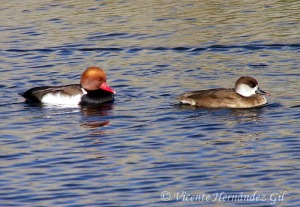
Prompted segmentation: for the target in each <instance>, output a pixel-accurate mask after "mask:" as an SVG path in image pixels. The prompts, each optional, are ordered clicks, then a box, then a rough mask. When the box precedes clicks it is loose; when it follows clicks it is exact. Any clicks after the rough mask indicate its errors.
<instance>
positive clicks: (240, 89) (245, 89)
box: [234, 76, 270, 97]
mask: <svg viewBox="0 0 300 207" xmlns="http://www.w3.org/2000/svg"><path fill="white" fill-rule="evenodd" d="M234 90H235V92H237V93H238V94H240V95H242V96H245V97H249V96H252V95H255V94H261V95H267V96H269V95H270V94H269V93H267V92H265V91H263V90H261V89H259V87H258V82H257V80H255V79H254V78H252V77H249V76H243V77H240V78H239V79H238V80H237V81H236V83H235V87H234Z"/></svg>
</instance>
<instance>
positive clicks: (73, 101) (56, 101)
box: [42, 89, 87, 106]
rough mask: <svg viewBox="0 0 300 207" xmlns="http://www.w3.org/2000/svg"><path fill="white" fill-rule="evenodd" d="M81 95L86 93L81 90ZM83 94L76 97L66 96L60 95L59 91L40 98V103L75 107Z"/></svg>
mask: <svg viewBox="0 0 300 207" xmlns="http://www.w3.org/2000/svg"><path fill="white" fill-rule="evenodd" d="M82 93H83V94H86V93H87V92H86V91H85V90H84V89H82ZM83 94H77V95H73V96H71V95H66V94H62V93H61V92H60V91H58V92H54V93H47V94H45V95H44V96H43V98H42V103H45V104H52V105H65V106H77V105H78V104H79V103H80V101H81V97H82V95H83Z"/></svg>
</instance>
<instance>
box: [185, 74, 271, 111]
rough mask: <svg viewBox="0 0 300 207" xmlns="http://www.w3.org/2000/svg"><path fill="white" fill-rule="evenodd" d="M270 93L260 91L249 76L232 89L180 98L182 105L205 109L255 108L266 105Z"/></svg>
mask: <svg viewBox="0 0 300 207" xmlns="http://www.w3.org/2000/svg"><path fill="white" fill-rule="evenodd" d="M263 95H268V96H269V95H270V94H269V93H267V92H265V91H263V90H260V89H259V87H258V83H257V81H256V80H255V79H254V78H252V77H249V76H243V77H241V78H239V79H238V80H237V81H236V83H235V87H234V88H232V89H225V88H217V89H210V90H200V91H193V92H187V93H184V94H182V95H181V96H179V100H180V102H181V103H184V104H190V105H193V106H199V107H205V108H253V107H258V106H262V105H265V104H266V103H267V99H266V98H265V97H264V96H263Z"/></svg>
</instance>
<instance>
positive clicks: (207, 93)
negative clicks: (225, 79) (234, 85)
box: [178, 88, 233, 100]
mask: <svg viewBox="0 0 300 207" xmlns="http://www.w3.org/2000/svg"><path fill="white" fill-rule="evenodd" d="M224 91H226V92H227V91H229V92H231V91H233V90H232V89H225V88H216V89H209V90H198V91H190V92H186V93H184V94H182V95H180V96H179V97H178V99H179V100H182V99H185V98H190V99H199V98H204V97H214V96H217V95H218V96H220V95H222V93H224Z"/></svg>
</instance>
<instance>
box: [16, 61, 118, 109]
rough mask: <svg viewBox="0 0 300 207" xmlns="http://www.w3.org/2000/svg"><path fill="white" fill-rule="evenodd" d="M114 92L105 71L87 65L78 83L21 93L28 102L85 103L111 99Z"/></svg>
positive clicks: (39, 88) (33, 89)
mask: <svg viewBox="0 0 300 207" xmlns="http://www.w3.org/2000/svg"><path fill="white" fill-rule="evenodd" d="M114 94H115V91H114V90H113V89H112V88H111V87H109V86H108V85H107V83H106V74H105V72H104V71H103V70H102V69H100V68H98V67H89V68H87V69H86V70H85V71H84V72H83V74H82V76H81V81H80V84H71V85H65V86H42V87H35V88H32V89H29V90H28V91H26V92H25V93H23V94H21V95H22V96H23V97H24V98H25V99H26V101H29V102H36V103H45V104H55V105H78V104H80V105H86V104H100V103H103V102H107V101H112V100H113V99H114Z"/></svg>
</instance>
